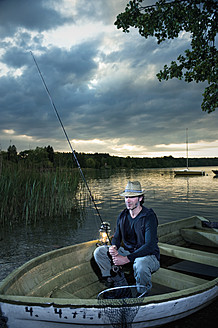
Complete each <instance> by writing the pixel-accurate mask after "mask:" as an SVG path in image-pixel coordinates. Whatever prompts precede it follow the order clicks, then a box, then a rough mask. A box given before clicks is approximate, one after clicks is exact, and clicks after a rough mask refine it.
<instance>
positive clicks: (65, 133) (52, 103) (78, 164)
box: [30, 51, 111, 244]
mask: <svg viewBox="0 0 218 328" xmlns="http://www.w3.org/2000/svg"><path fill="white" fill-rule="evenodd" d="M30 53H31V55H32V57H33V60H34V63H35V65H36V68H37V70H38V73H39V76H40V78H41V80H42V84H43V85H44V87H45V90H46V92H47V95H48V97H49V99H50V102H51V105H52V107H53V109H54V111H55V113H56V116H57V118H58V120H59V122H60V125H61V127H62V130H63V132H64V135H65V137H66V139H67V142H68V144H69V146H70V149H71V151H72V153H73V157H74V159H75V161H76V164H77V166H78V168H79V172H80V175H81V177H82V179H83V181H84V183H85V186H86V188H87V190H88V192H89V196H90V199H91V201H92V202H93V204H94V207H95V210H96V212H97V214H98V217H99V219H100V221H101V224H102V226H103V225H104V224H105V222H103V220H102V217H101V214H100V212H99V210H98V207H97V205H96V203H95V200H94V198H93V196H92V193H91V190H90V188H89V185H88V183H87V181H86V178H85V176H84V174H83V171H82V169H81V166H80V163H79V161H78V159H77V156H76V154H75V151H74V150H73V147H72V145H71V142H70V139H69V137H68V135H67V132H66V130H65V127H64V125H63V122H62V120H61V117H60V115H59V113H58V110H57V108H56V106H55V104H54V101H53V100H52V97H51V94H50V92H49V90H48V87H47V85H46V83H45V80H44V78H43V76H42V73H41V71H40V68H39V65H38V64H37V61H36V59H35V57H34V55H33V53H32V51H30ZM105 232H106V234H107V238H108V241H109V243H110V244H111V241H110V238H109V235H108V231H107V229H106V231H105Z"/></svg>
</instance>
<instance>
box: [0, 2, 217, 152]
mask: <svg viewBox="0 0 218 328" xmlns="http://www.w3.org/2000/svg"><path fill="white" fill-rule="evenodd" d="M4 2H5V3H4ZM6 2H9V3H10V2H11V4H12V3H13V4H14V6H18V3H19V5H20V7H19V8H18V9H17V11H18V13H17V15H15V8H12V9H11V10H9V6H8V4H7V5H6ZM3 3H4V6H3ZM27 3H28V4H29V7H28V6H27ZM45 3H48V4H49V7H48V6H47V7H45V6H44V4H45ZM52 3H53V4H54V5H55V4H57V3H59V2H57V1H53V2H50V1H48V2H45V1H25V0H23V1H19V2H18V1H0V9H1V8H3V9H4V11H5V14H6V16H7V17H8V18H9V19H8V22H6V23H5V24H6V25H5V27H7V29H8V32H10V34H11V35H12V33H14V34H13V38H7V39H2V40H1V41H0V42H1V43H0V46H1V48H2V49H3V51H2V55H1V63H3V64H4V65H5V66H6V67H7V69H8V70H9V71H8V73H7V74H5V75H2V76H0V112H1V113H0V115H1V120H0V132H1V131H3V130H13V131H14V138H15V140H16V136H18V135H27V136H30V137H33V138H34V139H35V140H36V142H37V140H44V142H46V144H51V141H52V140H53V141H54V142H55V140H62V141H63V140H64V136H63V133H62V131H61V128H60V126H59V123H58V121H57V118H56V116H55V113H54V111H53V109H52V106H51V104H50V102H49V99H48V97H47V95H46V92H45V90H44V87H43V85H42V82H41V80H40V77H39V74H38V72H37V69H36V67H35V64H34V61H33V59H32V56H31V54H30V50H32V51H33V53H34V55H35V57H36V59H37V62H38V64H39V67H40V69H41V72H42V74H43V77H44V78H45V81H46V83H47V86H48V88H49V90H50V93H51V95H52V98H53V100H54V103H55V105H56V107H57V108H58V111H59V113H60V116H61V118H62V120H63V123H64V125H65V127H66V129H67V132H68V134H69V137H70V138H73V139H81V140H90V139H101V140H111V139H120V141H117V143H118V144H122V143H126V144H132V145H135V146H137V145H138V146H144V147H147V148H149V147H150V148H149V149H150V151H154V150H155V148H154V147H155V145H157V144H166V145H167V144H170V143H184V141H185V129H186V127H189V128H190V129H191V130H192V131H193V132H192V137H191V138H192V139H191V140H192V142H197V141H198V140H208V141H211V142H212V141H214V140H216V139H218V135H217V113H212V114H210V115H208V114H207V113H203V112H202V111H201V108H200V104H201V102H202V93H203V90H204V87H205V84H202V83H201V84H195V83H191V84H187V83H185V82H184V81H178V80H176V79H173V80H170V81H167V82H166V81H164V82H159V81H158V80H157V78H156V77H155V75H156V73H158V71H159V70H160V69H162V68H163V66H164V64H169V63H170V62H171V60H174V59H176V58H177V56H178V55H179V54H180V53H183V52H184V50H185V49H187V47H188V46H189V42H188V39H184V38H182V37H181V38H179V39H175V40H173V41H167V42H165V43H163V44H161V45H159V46H157V44H156V41H155V39H153V38H149V39H147V40H145V39H143V38H142V37H141V36H139V35H138V33H137V32H136V31H131V33H130V34H128V35H126V34H124V33H122V32H121V31H119V32H118V31H116V29H114V31H115V32H114V33H115V34H114V41H113V42H114V45H115V47H114V50H110V51H104V41H105V34H104V33H102V34H98V35H97V36H96V37H91V38H89V40H87V39H86V40H83V39H81V41H80V43H79V44H72V46H71V47H69V48H61V47H60V46H58V45H53V44H50V45H49V46H46V45H45V42H44V41H45V40H44V35H43V34H42V33H41V31H44V30H46V29H52V28H55V27H56V26H57V25H62V24H65V23H66V22H67V20H69V18H66V17H64V16H63V15H61V14H60V12H58V11H57V10H55V9H54V8H55V7H54V8H52V6H51V4H52ZM75 3H76V9H75V15H74V17H73V19H74V21H75V22H76V20H78V21H79V20H83V21H84V24H85V19H87V18H89V22H90V21H92V22H95V21H96V24H98V23H99V21H101V22H102V24H103V23H104V24H105V23H106V24H113V22H112V23H111V21H112V19H113V17H115V16H114V15H115V13H114V8H116V4H117V2H116V1H115V0H114V1H112V2H105V1H103V0H98V1H97V0H96V1H94V2H92V1H90V2H87V1H82V0H80V1H77V2H75ZM109 3H110V4H111V6H110V5H109ZM119 4H120V6H119V8H121V7H122V6H123V1H120V2H119ZM31 5H32V6H31ZM124 7H125V6H124ZM22 8H23V11H22ZM1 13H2V11H1ZM27 13H28V15H27ZM118 13H119V12H118ZM0 15H2V14H0ZM26 15H27V16H28V18H27V17H26ZM13 16H16V17H15V19H13ZM33 16H34V17H33ZM54 17H57V19H56V20H55V19H54ZM106 17H107V18H106ZM53 19H54V22H53V23H52V20H53ZM71 19H72V18H71ZM31 21H32V23H31ZM28 24H29V25H28ZM37 24H38V25H37ZM3 25H4V24H2V26H3ZM20 27H23V28H26V30H25V31H24V30H22V29H20ZM33 30H34V32H35V33H34V34H32V33H31V31H33ZM8 35H9V34H8ZM107 37H108V38H111V33H109V34H108V35H107ZM68 38H71V35H70V36H68ZM72 39H73V37H72ZM116 44H117V47H116ZM96 58H97V60H96ZM99 62H100V64H99ZM101 64H102V66H103V68H101ZM104 67H105V68H104ZM95 80H96V81H97V82H96V84H95V83H94V82H93V81H95ZM92 83H93V84H92ZM1 138H3V139H0V142H2V141H1V140H3V141H4V140H9V139H10V138H12V139H13V134H12V135H10V134H8V135H7V133H2V137H1ZM5 144H6V143H5ZM36 145H39V146H40V144H36ZM21 147H22V146H21ZM5 148H6V147H5ZM24 148H26V146H25V147H24ZM21 149H22V148H21ZM92 151H95V150H92ZM102 151H106V150H105V149H104V148H103V149H102ZM129 155H130V156H131V153H130V154H129ZM141 155H142V154H141Z"/></svg>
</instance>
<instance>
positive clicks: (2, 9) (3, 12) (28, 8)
mask: <svg viewBox="0 0 218 328" xmlns="http://www.w3.org/2000/svg"><path fill="white" fill-rule="evenodd" d="M55 2H56V1H49V0H48V1H45V0H37V1H36V0H22V1H20V0H1V1H0V36H1V37H6V36H12V35H13V34H14V33H15V32H16V31H17V30H18V29H19V28H25V29H27V30H31V31H34V30H37V31H44V30H48V29H51V28H55V27H57V26H60V25H62V24H64V23H67V22H69V21H72V20H73V18H69V17H64V16H63V15H62V14H61V13H60V12H59V11H57V10H55V8H53V7H54V5H55Z"/></svg>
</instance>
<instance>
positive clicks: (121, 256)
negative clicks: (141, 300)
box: [94, 181, 160, 293]
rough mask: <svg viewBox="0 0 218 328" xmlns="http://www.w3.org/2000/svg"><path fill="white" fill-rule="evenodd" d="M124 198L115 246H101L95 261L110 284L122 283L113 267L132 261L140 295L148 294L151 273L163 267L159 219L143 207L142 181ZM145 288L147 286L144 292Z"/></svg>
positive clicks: (129, 185)
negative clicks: (123, 207)
mask: <svg viewBox="0 0 218 328" xmlns="http://www.w3.org/2000/svg"><path fill="white" fill-rule="evenodd" d="M120 196H124V197H125V204H126V209H124V210H123V211H122V212H121V214H120V215H119V216H118V219H117V227H116V232H115V234H114V237H113V239H112V246H110V247H108V246H100V247H98V248H97V249H96V250H95V252H94V258H95V261H96V263H97V264H98V266H99V268H100V270H101V273H102V277H103V278H104V279H105V280H106V281H107V282H108V283H116V280H119V279H118V278H117V276H116V275H114V273H113V270H112V266H113V265H115V266H123V265H125V264H127V263H130V262H131V263H132V264H133V270H134V277H135V280H136V285H137V290H138V292H139V293H140V292H144V288H145V290H146V292H147V293H148V292H149V291H150V290H151V287H152V283H151V274H152V273H153V272H155V271H157V270H158V269H159V267H160V262H159V261H160V251H159V248H158V238H157V226H158V220H157V217H156V215H155V213H154V211H153V210H152V209H147V208H146V207H144V206H143V205H142V204H143V203H144V190H142V189H141V184H140V183H139V182H138V181H133V182H131V181H129V182H128V184H127V186H126V189H125V191H124V192H123V193H121V194H120ZM121 245H122V246H121ZM108 250H109V254H108ZM111 258H112V260H111ZM118 284H119V283H118ZM115 286H117V284H115ZM141 286H145V287H144V288H143V290H142V287H141Z"/></svg>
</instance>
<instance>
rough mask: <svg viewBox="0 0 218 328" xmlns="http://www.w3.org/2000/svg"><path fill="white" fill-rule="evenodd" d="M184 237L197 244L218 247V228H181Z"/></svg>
mask: <svg viewBox="0 0 218 328" xmlns="http://www.w3.org/2000/svg"><path fill="white" fill-rule="evenodd" d="M181 235H182V237H183V238H184V239H185V240H186V241H188V242H190V243H192V244H197V245H203V246H208V247H218V230H217V229H208V228H205V229H190V228H187V229H181Z"/></svg>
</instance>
